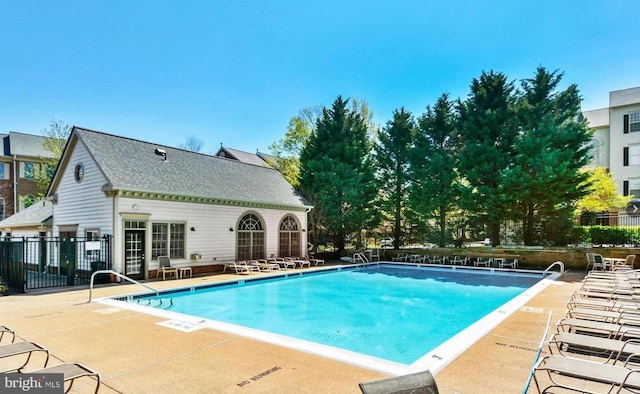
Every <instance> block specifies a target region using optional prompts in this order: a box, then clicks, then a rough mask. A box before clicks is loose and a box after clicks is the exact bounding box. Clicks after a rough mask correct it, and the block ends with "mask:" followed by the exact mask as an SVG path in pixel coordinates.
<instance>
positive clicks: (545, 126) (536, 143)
mask: <svg viewBox="0 0 640 394" xmlns="http://www.w3.org/2000/svg"><path fill="white" fill-rule="evenodd" d="M562 75H563V74H562V73H559V72H558V71H554V72H549V71H547V70H546V69H545V68H543V67H538V69H537V71H536V74H535V76H534V78H531V79H525V80H523V81H522V84H521V92H520V93H519V97H518V103H517V120H518V130H519V133H518V138H517V139H516V141H515V144H514V148H515V152H516V156H515V162H514V165H513V166H512V167H510V168H509V170H508V171H506V172H505V178H504V181H505V186H506V189H507V190H508V191H509V192H510V193H511V201H512V202H513V203H514V205H513V207H512V213H513V217H514V218H516V219H518V220H521V221H522V229H523V231H522V240H523V242H524V243H525V245H532V244H537V243H541V242H545V243H546V242H550V243H566V239H555V240H554V239H551V238H553V237H550V236H548V235H547V234H545V231H544V227H545V226H544V225H545V223H547V224H548V225H551V226H554V227H560V226H561V227H571V223H572V222H573V218H572V217H571V215H572V212H573V209H572V206H573V204H575V203H576V201H577V200H578V199H580V198H581V197H582V196H584V195H585V193H586V189H587V187H588V184H587V183H585V180H586V179H587V174H586V173H585V172H584V171H581V169H582V168H583V167H584V166H585V165H586V164H588V162H589V145H588V142H589V141H590V140H591V132H590V131H589V129H588V127H587V126H586V123H585V121H579V120H578V114H579V111H580V96H579V93H578V88H577V86H576V85H571V86H569V87H568V88H567V89H565V90H563V91H557V87H558V85H559V83H560V81H561V80H562ZM536 229H539V230H536ZM563 238H564V237H563Z"/></svg>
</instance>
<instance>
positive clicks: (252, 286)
mask: <svg viewBox="0 0 640 394" xmlns="http://www.w3.org/2000/svg"><path fill="white" fill-rule="evenodd" d="M541 279H542V278H541V276H540V275H514V274H513V273H510V274H497V273H486V272H479V271H467V270H443V269H425V268H418V267H408V266H395V265H379V266H378V265H375V266H370V267H366V268H361V269H343V270H339V271H338V270H332V271H329V272H325V273H316V274H306V275H301V276H294V277H287V278H280V279H273V280H260V281H255V282H253V281H246V282H244V283H239V284H233V285H226V286H218V287H215V288H209V289H200V290H196V291H193V292H190V291H185V292H176V293H171V294H167V295H161V296H160V297H159V298H158V297H155V296H153V297H145V298H138V299H134V300H131V302H136V303H140V304H143V305H152V306H153V305H156V306H158V307H160V308H165V309H168V310H170V311H172V312H179V313H183V314H188V315H192V316H198V317H201V318H205V319H212V320H216V321H222V322H226V323H231V324H236V325H240V326H244V327H250V328H253V329H258V330H263V331H267V332H272V333H277V334H280V335H285V336H289V337H293V338H297V339H302V340H307V341H312V342H316V343H321V344H324V345H329V346H332V347H337V348H341V349H346V350H350V351H353V352H357V353H361V354H366V355H369V356H374V357H378V358H382V359H385V360H390V361H393V362H397V363H402V364H411V363H413V362H415V361H416V360H418V359H419V358H420V357H422V356H424V355H425V354H426V353H428V352H430V351H431V350H433V349H434V348H436V347H438V346H439V345H441V344H442V343H444V342H445V341H447V340H448V339H450V338H451V337H453V336H454V335H456V334H458V333H459V332H461V331H462V330H464V329H465V328H467V327H468V326H470V325H471V324H473V323H475V322H476V321H478V320H479V319H481V318H482V317H483V316H485V315H487V314H488V313H490V312H491V311H493V310H495V309H496V308H498V307H500V306H501V305H503V304H505V303H506V302H508V301H509V300H511V299H512V298H514V297H516V296H518V295H519V294H521V293H522V292H524V291H525V290H527V289H528V288H529V287H531V286H533V285H534V284H535V283H537V282H538V281H540V280H541Z"/></svg>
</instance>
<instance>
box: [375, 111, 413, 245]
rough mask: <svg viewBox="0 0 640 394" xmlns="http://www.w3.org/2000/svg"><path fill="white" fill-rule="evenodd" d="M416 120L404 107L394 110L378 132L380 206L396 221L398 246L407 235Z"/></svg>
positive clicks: (394, 224)
mask: <svg viewBox="0 0 640 394" xmlns="http://www.w3.org/2000/svg"><path fill="white" fill-rule="evenodd" d="M414 134H415V122H414V120H413V117H412V115H411V113H410V112H407V111H405V109H404V108H401V109H400V110H397V109H396V110H395V111H394V112H393V119H392V120H390V121H389V122H387V125H386V126H385V127H384V128H382V131H381V132H380V133H379V134H378V140H377V143H376V145H375V158H376V166H377V179H378V182H379V196H378V197H379V207H380V210H381V212H382V214H383V215H384V218H385V219H386V220H391V221H392V223H393V237H394V240H393V247H394V249H398V248H399V247H400V244H401V242H402V239H403V236H404V234H403V224H405V212H406V210H405V205H406V204H407V201H408V195H409V182H410V172H409V155H410V151H411V147H412V145H413V137H414Z"/></svg>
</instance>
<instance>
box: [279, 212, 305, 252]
mask: <svg viewBox="0 0 640 394" xmlns="http://www.w3.org/2000/svg"><path fill="white" fill-rule="evenodd" d="M279 238H280V243H279V248H278V255H279V256H280V257H300V256H299V255H300V238H301V237H300V229H299V227H298V222H296V219H295V218H294V217H293V216H291V215H287V216H285V217H284V219H282V222H281V223H280V234H279Z"/></svg>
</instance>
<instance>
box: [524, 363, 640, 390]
mask: <svg viewBox="0 0 640 394" xmlns="http://www.w3.org/2000/svg"><path fill="white" fill-rule="evenodd" d="M540 372H546V374H547V377H548V379H549V381H550V382H551V384H549V385H547V386H543V385H541V381H540V380H539V378H538V375H539V373H540ZM560 378H562V381H561V380H560ZM575 379H578V381H577V382H574V383H573V384H572V383H571V382H572V380H575ZM533 380H534V382H535V385H536V388H537V389H538V392H539V393H545V392H547V390H549V389H550V388H563V389H567V390H573V391H576V392H580V393H600V392H603V390H602V389H603V387H601V388H600V389H599V390H598V391H586V389H585V387H584V385H583V384H582V382H583V381H585V380H586V381H589V382H594V383H601V384H603V385H606V386H608V389H606V390H607V391H606V392H609V393H611V392H614V391H615V392H620V390H621V389H636V390H637V389H640V370H637V369H633V368H629V367H628V366H627V364H626V363H625V365H624V366H618V365H608V364H602V363H599V362H595V361H590V360H582V359H577V358H572V357H565V356H557V355H552V356H546V357H543V358H542V359H540V360H539V361H538V363H537V364H536V367H535V369H534V374H533ZM541 387H544V389H543V390H541ZM615 388H618V391H616V390H615Z"/></svg>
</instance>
